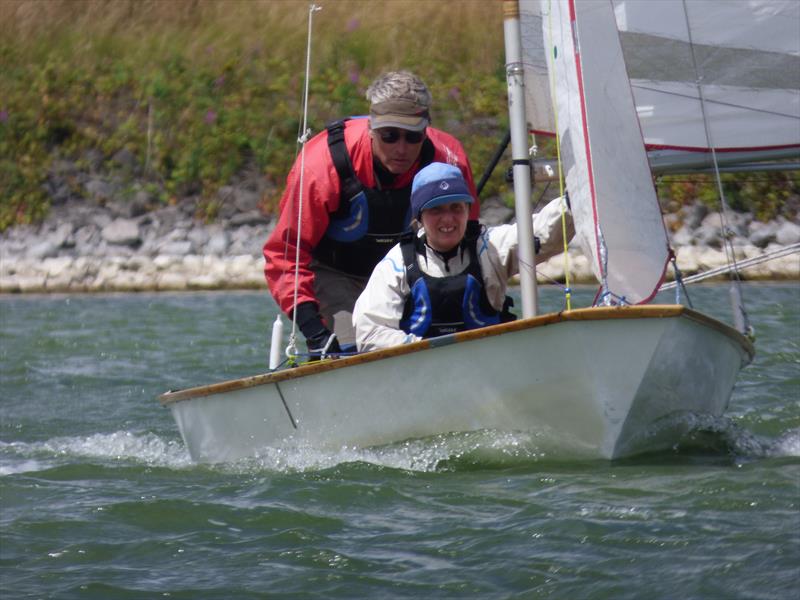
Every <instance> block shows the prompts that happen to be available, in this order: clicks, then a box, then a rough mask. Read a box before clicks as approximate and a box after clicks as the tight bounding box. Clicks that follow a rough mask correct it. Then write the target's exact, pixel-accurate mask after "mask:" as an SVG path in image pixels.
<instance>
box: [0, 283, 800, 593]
mask: <svg viewBox="0 0 800 600" xmlns="http://www.w3.org/2000/svg"><path fill="white" fill-rule="evenodd" d="M691 292H692V300H693V301H694V304H695V306H696V307H698V308H700V309H701V310H704V311H706V312H709V313H711V314H714V315H717V316H719V317H720V318H723V319H725V320H728V317H727V314H728V312H729V311H728V300H727V288H725V287H721V286H709V287H696V288H693V289H692V290H691ZM591 295H592V292H591V291H590V290H583V291H581V292H580V293H578V299H579V300H582V301H585V300H586V299H587V298H589V297H591ZM542 296H543V298H542V304H543V306H544V307H545V308H550V309H552V308H555V307H558V306H559V305H560V303H561V298H560V296H559V295H558V293H557V292H556V291H555V290H551V289H545V290H543V291H542ZM745 299H746V301H747V305H748V308H749V309H750V316H751V319H752V321H753V324H754V325H755V327H756V333H757V336H758V338H757V342H756V347H757V356H756V360H755V362H754V363H753V364H752V365H750V366H749V367H747V368H746V369H745V370H744V371H743V372H742V374H741V375H740V378H739V382H738V384H737V387H736V389H735V390H734V394H733V398H732V401H731V406H730V410H729V412H728V413H727V414H726V416H725V417H724V418H721V419H717V420H715V421H713V422H708V423H704V428H705V431H703V432H697V433H695V434H693V435H691V436H689V437H687V438H686V439H685V440H684V441H682V442H681V443H680V444H679V445H678V446H677V447H676V448H675V449H674V450H672V451H670V452H667V453H661V454H657V455H652V456H643V457H637V458H635V459H630V460H626V461H621V462H614V463H609V462H604V461H595V462H566V461H564V460H558V459H557V457H551V456H547V455H542V454H540V453H537V452H535V451H533V450H532V449H531V448H529V447H527V446H526V444H525V439H524V438H523V437H520V436H515V435H512V434H507V435H503V434H493V435H489V434H478V433H475V434H469V435H458V436H443V437H440V438H435V439H430V440H421V441H415V442H411V443H404V444H397V445H395V446H391V447H387V448H381V449H372V450H363V449H356V448H343V449H342V450H340V451H338V452H335V453H332V454H331V453H321V452H315V451H313V450H311V449H304V450H296V451H287V450H285V449H283V450H282V449H273V450H272V451H270V450H266V451H265V452H264V453H263V454H262V455H261V456H260V458H258V459H253V460H249V461H243V462H241V463H236V464H229V465H220V466H214V467H209V466H198V465H194V464H192V463H191V461H190V460H189V458H188V456H187V454H186V452H185V450H184V448H183V446H182V443H181V441H180V436H179V435H178V432H177V429H176V427H175V425H174V423H173V421H172V418H171V416H170V413H169V411H168V410H166V409H164V408H162V407H160V406H159V404H158V402H157V401H156V400H155V398H156V396H157V395H158V394H160V393H161V392H163V391H165V390H167V389H176V388H181V387H187V386H190V385H196V384H201V383H208V382H212V381H219V380H225V379H230V378H234V377H241V376H246V375H251V374H254V373H259V372H263V371H264V370H265V364H266V362H267V358H268V348H267V339H268V337H269V332H268V324H269V323H271V321H272V320H273V319H274V315H275V313H274V308H273V304H272V301H271V299H269V298H268V295H267V294H264V293H213V294H211V293H208V294H184V295H163V294H162V295H156V294H152V295H144V294H142V295H108V296H58V297H54V296H49V297H46V296H35V297H34V296H5V297H0V319H1V322H0V361H1V362H0V382H1V391H0V590H1V591H2V594H0V597H2V598H3V599H4V600H5V599H16V598H57V599H70V598H103V599H106V598H164V597H168V598H187V599H188V598H191V599H207V598H220V599H223V598H224V599H229V598H230V599H238V598H425V597H427V598H559V599H560V598H565V599H594V598H598V599H600V598H602V599H605V598H608V599H619V598H633V599H638V598H647V599H648V600H655V599H686V598H698V599H706V598H711V599H716V598H724V599H729V598H731V599H738V598H741V599H760V598H764V599H793V598H797V597H798V589H800V286H798V284H797V283H792V284H780V285H778V284H758V285H749V286H747V287H746V288H745ZM599 351H605V350H603V349H599ZM608 351H613V349H608Z"/></svg>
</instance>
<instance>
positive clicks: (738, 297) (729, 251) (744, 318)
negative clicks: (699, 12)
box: [683, 0, 752, 334]
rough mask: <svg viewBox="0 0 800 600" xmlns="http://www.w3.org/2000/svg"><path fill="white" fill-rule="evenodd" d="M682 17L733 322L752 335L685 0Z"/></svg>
mask: <svg viewBox="0 0 800 600" xmlns="http://www.w3.org/2000/svg"><path fill="white" fill-rule="evenodd" d="M683 16H684V19H685V21H686V34H687V36H688V41H689V48H691V50H692V66H693V68H694V73H695V78H696V79H695V85H696V86H697V93H698V96H699V99H700V111H701V113H702V115H703V128H704V129H705V135H706V143H707V144H708V147H709V148H710V149H711V162H712V164H713V165H714V176H715V178H716V180H717V190H718V192H719V200H720V213H719V216H720V224H721V226H722V239H723V246H724V248H725V257H726V260H727V261H728V264H729V265H731V264H732V265H733V267H732V268H731V269H729V270H728V272H730V273H731V298H732V300H733V304H734V314H733V320H734V323H736V325H737V329H739V330H740V331H741V332H742V333H744V334H752V326H751V325H750V319H749V317H748V315H747V310H746V309H745V307H744V302H743V300H742V291H741V285H740V283H741V279H740V277H739V270H738V267H737V265H736V255H735V253H734V251H733V241H732V240H731V236H730V232H731V229H730V227H729V226H728V219H727V216H726V215H727V212H728V211H729V208H728V203H727V200H726V198H725V191H724V189H723V187H722V177H721V176H720V173H719V163H718V161H717V152H716V149H715V148H714V144H713V142H712V140H711V131H710V129H709V123H708V115H707V114H706V100H705V94H704V93H703V76H702V75H701V74H700V72H699V68H698V63H697V55H696V54H695V46H694V40H693V39H692V28H691V26H690V24H689V11H688V8H687V6H686V0H683Z"/></svg>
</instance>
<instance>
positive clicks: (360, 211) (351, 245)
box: [312, 119, 435, 277]
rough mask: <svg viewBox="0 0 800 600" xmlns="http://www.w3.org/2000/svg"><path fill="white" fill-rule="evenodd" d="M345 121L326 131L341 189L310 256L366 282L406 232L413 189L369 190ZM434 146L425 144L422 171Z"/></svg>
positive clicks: (330, 125)
mask: <svg viewBox="0 0 800 600" xmlns="http://www.w3.org/2000/svg"><path fill="white" fill-rule="evenodd" d="M345 121H347V119H344V120H340V121H334V122H333V123H330V124H328V125H327V126H326V129H327V131H328V150H329V151H330V154H331V159H332V160H333V165H334V168H335V169H336V174H337V175H338V177H339V182H340V185H341V196H340V198H339V207H338V208H337V209H336V210H335V211H333V212H332V213H331V214H330V224H329V225H328V229H327V231H326V232H325V235H324V236H323V237H322V239H321V240H320V243H319V244H317V247H316V248H314V250H313V252H312V254H313V256H314V258H315V259H317V260H318V261H320V262H322V263H324V264H326V265H328V266H331V267H333V268H335V269H338V270H340V271H344V272H345V273H349V274H351V275H357V276H360V277H367V276H369V275H370V273H372V269H373V268H374V267H375V265H376V264H378V262H380V260H381V259H382V258H383V257H384V256H385V255H386V253H387V252H388V251H389V249H390V248H391V247H392V246H394V245H395V244H396V243H397V242H398V241H399V240H400V237H401V236H402V235H403V233H404V232H406V231H408V227H409V223H410V220H411V214H410V198H411V185H408V186H406V187H404V188H400V189H393V190H381V189H377V188H368V187H366V186H365V185H364V184H363V183H361V180H360V179H359V178H358V176H357V175H356V172H355V169H354V168H353V163H352V160H351V159H350V154H349V152H348V151H347V146H346V145H345V140H344V130H345ZM434 152H435V149H434V147H433V143H432V142H431V141H430V140H429V139H426V140H425V141H424V142H423V145H422V150H421V153H420V159H419V162H420V168H422V167H424V166H426V165H428V164H430V163H431V161H432V160H433V155H434Z"/></svg>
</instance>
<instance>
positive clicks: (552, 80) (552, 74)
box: [547, 2, 572, 310]
mask: <svg viewBox="0 0 800 600" xmlns="http://www.w3.org/2000/svg"><path fill="white" fill-rule="evenodd" d="M547 36H548V40H547V42H548V44H549V45H550V47H551V48H552V47H553V11H552V9H551V3H550V2H548V4H547ZM551 59H552V62H553V68H552V69H550V89H551V90H555V89H556V87H555V86H556V82H555V71H556V56H555V53H554V54H553V56H552V57H551ZM550 101H551V102H552V103H553V125H554V126H555V130H556V136H555V137H556V160H557V162H558V194H559V196H560V197H562V198H563V197H564V170H563V164H562V162H561V135H560V134H559V132H558V102H557V101H556V99H555V98H554V97H553V94H552V93H551V94H550ZM566 204H567V203H566V202H564V203H562V205H561V238H562V242H563V244H564V253H563V254H564V300H565V302H566V305H567V310H571V309H572V289H571V287H570V283H569V252H568V245H569V241H568V240H567V208H566Z"/></svg>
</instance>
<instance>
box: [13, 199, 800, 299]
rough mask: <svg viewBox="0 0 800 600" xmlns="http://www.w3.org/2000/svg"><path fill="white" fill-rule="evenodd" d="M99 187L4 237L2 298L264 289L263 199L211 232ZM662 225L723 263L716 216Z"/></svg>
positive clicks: (791, 266) (502, 214)
mask: <svg viewBox="0 0 800 600" xmlns="http://www.w3.org/2000/svg"><path fill="white" fill-rule="evenodd" d="M89 187H91V186H89ZM94 188H97V189H94ZM94 188H92V189H91V190H89V191H90V192H91V194H90V197H89V198H88V199H81V200H77V199H68V200H66V201H65V202H62V203H61V204H58V205H56V206H54V207H53V209H52V211H51V213H50V215H49V216H48V218H47V219H46V220H45V221H44V222H43V223H42V224H40V225H37V226H19V227H14V228H11V229H8V230H6V231H5V232H4V233H2V234H0V292H2V293H20V292H106V291H148V290H209V289H247V288H252V289H262V288H263V289H266V283H265V281H264V275H263V268H264V259H263V257H262V255H261V247H262V245H263V243H264V240H265V239H266V237H267V235H268V234H269V233H270V231H271V230H272V227H273V226H274V223H273V221H272V219H271V218H270V217H267V216H265V215H263V214H262V213H261V212H260V211H259V210H258V200H259V194H258V193H257V192H255V191H249V192H248V191H247V190H236V189H228V190H223V191H222V193H225V194H227V196H226V197H227V198H228V199H229V200H230V201H229V202H227V203H226V204H225V207H226V209H225V210H223V211H222V212H221V214H220V219H219V220H218V221H217V222H215V223H211V224H206V223H203V222H201V221H198V220H196V219H195V218H194V215H195V213H196V202H195V201H192V200H184V201H182V202H181V203H178V204H176V205H174V206H166V207H162V208H159V209H157V210H146V209H145V207H146V204H147V202H146V201H147V198H144V197H141V196H135V197H134V198H133V199H129V200H127V201H125V202H122V201H105V197H104V194H109V193H110V192H109V190H101V189H99V183H98V184H97V185H95V186H94ZM87 189H88V188H87ZM92 194H94V195H92ZM512 216H513V211H511V210H510V209H508V208H506V207H504V206H502V205H501V204H499V203H498V202H496V201H493V200H491V199H490V200H487V201H486V202H485V203H484V205H483V207H482V220H483V221H484V222H485V223H487V224H490V225H491V224H496V223H500V222H505V221H508V220H509V219H511V218H512ZM666 223H667V226H668V228H669V229H670V230H671V231H673V233H672V234H671V240H672V245H673V247H674V248H675V252H676V256H677V261H678V266H679V268H680V269H681V271H682V272H683V273H684V275H691V274H693V273H696V272H698V271H706V270H709V269H712V268H715V267H720V266H723V265H725V264H726V263H727V257H726V255H725V252H724V250H723V248H722V227H721V220H720V216H719V214H717V213H707V211H706V210H705V209H704V208H703V207H702V206H701V205H697V206H694V207H691V208H688V209H684V211H683V213H679V214H674V215H668V216H667V217H666ZM678 225H679V226H678ZM728 229H729V231H730V235H731V236H732V238H731V239H732V241H733V247H734V249H735V253H736V259H737V260H743V259H747V258H752V257H757V256H761V255H763V254H764V253H765V252H769V251H772V250H776V249H779V248H781V247H785V246H788V245H791V244H795V243H798V242H800V226H799V225H798V224H797V223H793V222H791V221H788V220H786V219H778V220H776V221H773V222H770V223H761V222H759V221H756V220H754V219H753V218H752V217H751V216H750V215H748V214H741V213H734V214H732V215H731V217H730V218H729V222H728ZM568 262H569V269H570V274H571V281H572V282H573V283H581V282H590V281H594V278H593V277H592V275H591V272H590V268H589V264H588V261H587V260H586V259H585V258H584V257H583V256H582V255H581V254H580V253H579V252H578V251H577V250H575V249H571V250H570V252H569V261H568ZM563 276H564V258H563V256H557V257H554V258H552V259H550V260H549V261H548V262H547V263H546V264H543V265H540V267H539V279H540V281H542V282H550V281H552V280H563ZM668 276H671V274H670V273H668ZM743 276H744V278H745V279H800V254H798V253H794V254H791V255H789V256H784V257H782V258H777V259H774V260H771V261H768V262H765V263H763V264H761V265H758V266H756V267H753V268H749V269H747V270H746V271H744V272H743Z"/></svg>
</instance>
